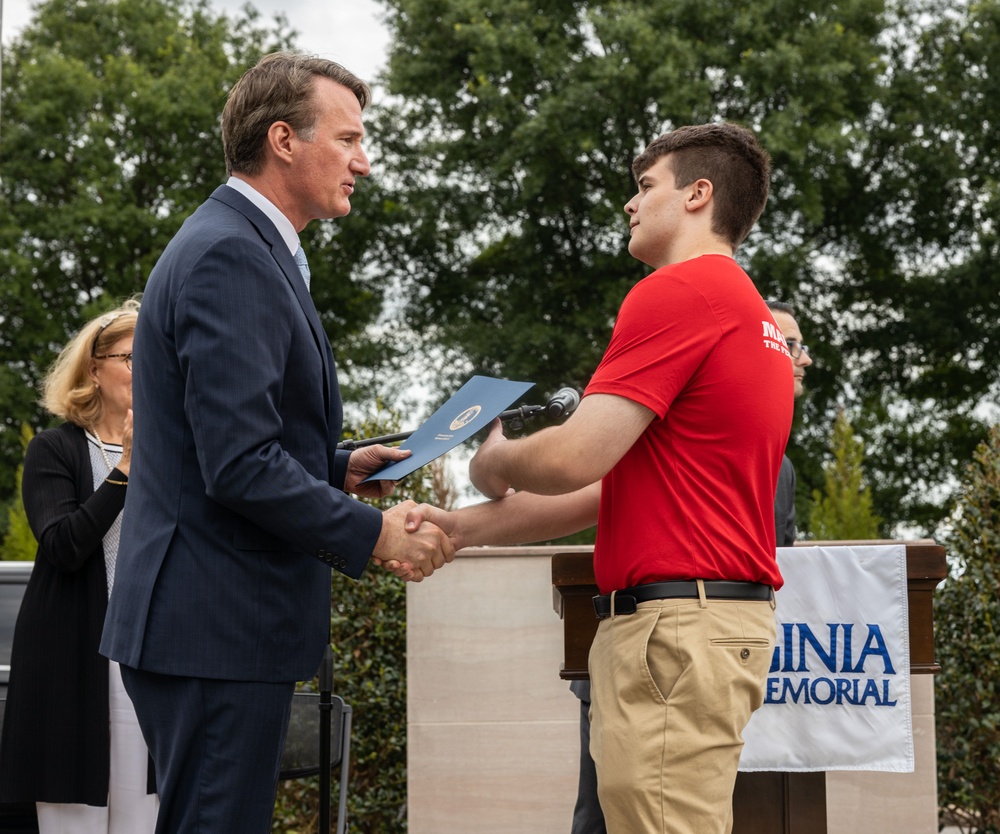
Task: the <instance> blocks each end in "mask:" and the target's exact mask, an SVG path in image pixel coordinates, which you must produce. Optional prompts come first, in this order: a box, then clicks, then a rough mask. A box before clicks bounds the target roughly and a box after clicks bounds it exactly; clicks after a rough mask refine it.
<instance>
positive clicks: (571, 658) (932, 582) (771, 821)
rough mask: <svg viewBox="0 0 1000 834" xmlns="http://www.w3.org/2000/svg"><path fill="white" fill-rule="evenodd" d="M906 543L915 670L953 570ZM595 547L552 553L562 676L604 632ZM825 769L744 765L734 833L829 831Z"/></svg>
mask: <svg viewBox="0 0 1000 834" xmlns="http://www.w3.org/2000/svg"><path fill="white" fill-rule="evenodd" d="M801 544H802V546H809V547H815V546H817V545H831V546H832V545H851V544H855V545H861V544H864V545H875V544H900V542H892V541H866V542H802V543H801ZM903 544H905V545H906V579H907V601H908V608H909V617H910V673H911V674H917V675H921V674H924V675H926V674H934V673H935V672H937V671H939V670H940V668H941V667H940V666H939V665H938V663H937V661H936V660H935V658H934V606H933V599H934V589H935V588H936V587H937V586H938V584H939V583H940V582H941V580H942V579H944V578H945V576H946V575H947V572H948V567H947V562H946V560H945V555H944V548H943V547H941V546H940V545H937V544H935V543H934V542H933V541H918V542H903ZM596 593H597V586H596V584H595V582H594V566H593V554H592V552H572V553H556V554H554V555H553V557H552V601H553V606H554V608H555V610H556V613H558V614H559V617H560V618H561V619H562V621H563V662H562V666H561V669H560V671H559V676H560V677H561V678H563V679H565V680H585V679H586V678H587V677H588V674H587V655H588V654H589V652H590V644H591V642H592V641H593V639H594V635H595V634H596V633H597V618H596V617H595V616H594V606H593V602H592V597H593V596H594V595H595V594H596ZM826 832H827V824H826V774H825V773H740V774H739V775H738V776H737V779H736V789H735V791H734V793H733V834H826Z"/></svg>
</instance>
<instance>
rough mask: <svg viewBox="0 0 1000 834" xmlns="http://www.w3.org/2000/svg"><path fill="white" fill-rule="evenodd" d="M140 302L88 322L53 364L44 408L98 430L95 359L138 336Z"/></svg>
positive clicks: (100, 416)
mask: <svg viewBox="0 0 1000 834" xmlns="http://www.w3.org/2000/svg"><path fill="white" fill-rule="evenodd" d="M138 315H139V300H138V299H136V298H130V299H129V300H128V301H126V302H124V303H123V304H122V305H121V306H120V307H118V308H116V309H114V310H111V311H110V312H107V313H105V314H104V315H103V316H98V317H97V318H96V319H93V320H92V321H89V322H87V324H85V325H84V326H83V327H82V328H81V329H80V332H79V333H77V334H76V335H75V336H74V337H73V338H72V339H70V340H69V342H68V343H67V345H66V347H64V348H63V349H62V352H61V353H60V354H59V356H58V357H57V358H56V361H55V362H54V363H53V364H52V368H51V369H50V370H49V372H48V374H46V376H45V379H44V380H43V382H42V405H43V406H45V410H46V411H48V412H49V413H50V414H54V415H55V416H56V417H60V418H62V419H63V420H68V421H69V422H70V423H75V424H76V425H78V426H82V427H83V428H90V427H92V426H96V425H97V424H98V423H100V422H101V420H102V419H103V417H104V401H103V400H102V399H101V393H100V391H99V390H98V389H97V387H96V386H95V385H94V382H93V380H92V379H91V378H90V363H91V362H92V361H93V359H94V357H95V356H101V355H103V354H105V353H107V352H108V350H110V348H111V346H112V345H113V344H114V343H115V342H117V341H118V340H119V339H121V338H123V337H125V336H129V335H131V334H132V333H134V332H135V323H136V320H137V318H138Z"/></svg>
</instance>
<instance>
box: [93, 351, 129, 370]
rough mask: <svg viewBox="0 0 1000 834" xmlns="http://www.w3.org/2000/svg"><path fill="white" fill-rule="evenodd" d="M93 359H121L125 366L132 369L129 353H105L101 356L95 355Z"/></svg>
mask: <svg viewBox="0 0 1000 834" xmlns="http://www.w3.org/2000/svg"><path fill="white" fill-rule="evenodd" d="M94 359H121V360H122V361H123V362H124V363H125V367H126V368H128V369H129V371H131V370H132V354H131V353H105V354H104V355H103V356H95V357H94Z"/></svg>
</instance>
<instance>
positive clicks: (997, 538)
mask: <svg viewBox="0 0 1000 834" xmlns="http://www.w3.org/2000/svg"><path fill="white" fill-rule="evenodd" d="M947 546H948V552H949V557H950V559H951V567H952V571H951V575H950V576H949V577H948V579H947V580H945V583H944V585H943V586H942V587H941V589H940V591H939V592H938V594H937V595H936V599H935V603H934V620H935V629H936V639H935V643H936V647H937V656H938V658H939V660H940V662H941V672H940V674H939V675H938V676H937V678H936V680H935V686H936V698H935V700H936V723H937V763H938V799H939V804H940V807H941V808H942V812H943V821H947V823H948V824H949V825H956V826H958V827H959V828H960V829H961V830H962V831H963V832H964V834H1000V427H995V428H993V429H992V430H991V432H990V433H989V435H988V437H987V439H986V440H985V441H984V442H983V443H982V444H981V445H980V446H979V448H978V449H977V450H976V453H975V455H974V457H973V461H972V464H971V465H970V466H969V469H968V472H967V476H966V480H965V483H964V484H963V487H962V491H961V494H960V497H959V500H958V504H957V506H956V512H955V521H954V528H953V531H952V533H951V535H950V536H949V537H948V539H947Z"/></svg>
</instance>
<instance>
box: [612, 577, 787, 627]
mask: <svg viewBox="0 0 1000 834" xmlns="http://www.w3.org/2000/svg"><path fill="white" fill-rule="evenodd" d="M772 593H773V591H772V589H771V586H770V585H762V584H761V583H760V582H736V581H732V580H728V579H706V580H705V596H706V597H707V598H708V599H745V600H759V601H764V602H766V601H767V600H769V599H771V594H772ZM654 599H698V583H697V581H695V580H694V579H678V580H673V581H671V582H651V583H650V584H648V585H636V586H635V587H634V588H625V589H623V590H621V591H618V592H617V593H616V594H615V615H616V616H617V615H618V614H634V613H635V611H636V605H638V604H639V603H640V602H649V601H650V600H654ZM594 611H596V612H597V619H599V620H603V619H605V618H606V617H610V616H611V594H601V595H600V596H596V597H594Z"/></svg>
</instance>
